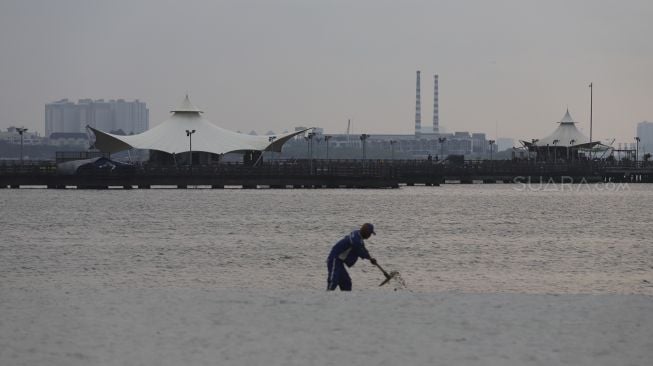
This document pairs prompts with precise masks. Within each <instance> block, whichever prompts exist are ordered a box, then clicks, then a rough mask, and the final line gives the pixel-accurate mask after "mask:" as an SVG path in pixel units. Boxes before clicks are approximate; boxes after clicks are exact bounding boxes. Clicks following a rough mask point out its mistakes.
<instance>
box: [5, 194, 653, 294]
mask: <svg viewBox="0 0 653 366" xmlns="http://www.w3.org/2000/svg"><path fill="white" fill-rule="evenodd" d="M573 187H579V186H567V187H566V189H561V188H563V187H561V186H557V187H555V186H553V187H548V189H536V190H528V189H520V188H524V187H521V186H518V185H444V186H441V187H404V188H401V189H396V190H344V189H334V190H320V189H318V190H299V189H296V190H239V189H234V190H230V189H227V190H210V189H188V190H172V189H152V190H130V191H124V190H108V191H81V190H80V191H78V190H56V191H55V190H45V189H21V190H2V191H0V203H1V206H0V211H1V213H2V219H1V220H0V230H1V232H2V240H1V241H0V280H1V281H0V282H1V284H0V287H14V288H16V287H18V288H26V289H29V288H42V287H61V288H66V287H84V286H103V287H133V288H142V287H161V286H166V287H203V288H207V287H208V288H211V287H247V288H273V289H274V288H278V289H302V288H303V289H322V288H325V287H326V282H325V281H326V267H325V259H326V255H327V254H328V251H329V250H330V248H331V246H332V245H333V243H334V242H335V241H337V240H338V239H340V237H342V236H343V235H345V234H347V233H348V232H349V231H350V230H352V229H354V228H356V227H357V226H358V225H360V224H361V223H363V222H365V221H370V222H373V223H374V224H375V226H376V231H377V233H378V235H376V236H374V237H372V238H371V240H369V241H368V242H367V247H368V249H369V250H370V252H371V253H372V255H373V256H375V257H376V258H377V259H378V260H379V263H380V264H381V265H383V266H384V267H385V269H386V270H397V271H399V272H401V275H402V277H403V279H404V280H405V281H406V282H407V284H408V287H409V288H410V289H411V290H414V291H465V292H528V293H549V292H552V293H588V292H589V293H640V294H653V249H652V248H653V244H652V240H651V238H652V237H653V228H652V227H651V223H650V220H651V217H653V207H652V203H653V186H651V185H629V186H625V187H622V189H612V190H606V189H594V188H596V187H597V186H586V187H585V189H572V188H573ZM592 187H594V188H592ZM350 273H351V276H352V279H353V281H354V289H355V290H356V289H372V288H377V285H378V283H380V282H381V280H382V279H383V278H382V275H381V273H380V272H379V271H378V270H377V269H376V268H374V267H373V266H371V265H370V264H369V262H367V261H359V262H358V263H357V264H356V266H355V267H353V268H352V269H350ZM383 289H384V290H386V289H385V288H383Z"/></svg>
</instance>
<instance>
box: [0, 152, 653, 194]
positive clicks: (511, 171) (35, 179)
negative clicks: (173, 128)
mask: <svg viewBox="0 0 653 366" xmlns="http://www.w3.org/2000/svg"><path fill="white" fill-rule="evenodd" d="M526 179H528V180H532V179H540V180H542V179H555V180H563V181H564V180H565V179H566V181H569V180H572V181H581V180H585V181H605V180H613V181H637V182H650V181H653V164H651V163H650V162H642V161H639V162H627V161H587V160H585V161H582V160H581V161H571V162H542V161H533V160H466V161H460V162H453V161H446V160H445V161H433V160H371V159H368V160H324V159H313V160H309V159H293V160H271V161H265V162H262V163H259V164H257V165H256V166H252V165H247V164H242V163H226V162H223V163H219V164H212V165H194V166H193V167H192V168H191V167H190V166H187V165H179V166H176V165H160V164H153V163H143V164H134V165H132V166H129V167H128V168H124V167H123V168H116V169H100V168H97V167H83V168H80V169H79V170H77V172H76V173H75V174H64V173H63V172H61V171H59V170H58V169H57V165H56V164H55V163H54V162H51V161H40V162H36V161H24V162H22V163H21V162H20V161H6V160H5V161H0V186H3V185H4V186H7V185H11V186H14V185H48V186H50V185H52V186H62V185H89V186H94V185H97V186H105V185H124V186H128V185H139V186H141V185H142V186H148V185H158V184H163V185H178V186H183V185H185V184H209V185H212V186H216V187H220V186H224V185H242V186H248V187H249V186H258V185H269V186H288V185H292V186H312V187H314V186H332V187H337V186H351V187H385V186H390V187H394V186H397V185H398V184H400V183H404V184H409V185H412V184H426V185H433V184H440V183H444V182H447V181H459V182H461V183H471V182H473V181H484V182H488V183H490V182H495V181H503V182H515V181H519V180H526ZM79 182H81V183H79Z"/></svg>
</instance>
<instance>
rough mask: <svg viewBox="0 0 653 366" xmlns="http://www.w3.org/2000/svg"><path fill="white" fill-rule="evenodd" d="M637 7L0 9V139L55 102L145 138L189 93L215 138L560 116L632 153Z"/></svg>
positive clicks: (639, 98)
mask: <svg viewBox="0 0 653 366" xmlns="http://www.w3.org/2000/svg"><path fill="white" fill-rule="evenodd" d="M652 36H653V1H651V0H632V1H628V0H622V1H605V0H546V1H529V0H492V1H482V0H481V1H463V0H452V1H435V0H432V1H409V0H404V1H396V0H392V1H381V0H360V1H355V0H349V1H326V0H325V1H309V0H296V1H285V0H284V1H272V0H268V1H264V0H261V1H247V0H238V1H215V0H213V1H212V0H206V1H199V0H198V1H189V0H186V1H163V0H142V1H139V0H132V1H118V0H111V1H91V0H79V1H73V0H57V1H50V0H47V1H30V0H17V1H14V0H1V1H0V52H1V58H0V60H1V61H0V127H2V128H3V129H4V128H6V127H8V126H11V125H24V126H26V127H28V128H30V129H32V130H37V131H40V132H41V133H42V132H43V130H44V105H45V103H47V102H52V101H55V100H58V99H61V98H69V99H73V100H75V101H76V100H77V99H79V98H94V99H97V98H105V99H112V98H113V99H115V98H125V99H135V98H138V99H140V100H142V101H145V102H146V103H147V105H148V107H149V109H150V125H151V126H153V125H156V124H158V123H160V122H162V121H163V120H165V119H167V117H168V115H169V113H168V111H169V110H170V109H171V108H173V107H175V106H176V105H177V104H178V103H179V102H180V101H181V100H182V98H183V97H184V94H185V93H186V92H189V93H190V96H191V100H192V101H193V103H194V104H196V105H198V106H199V107H201V108H202V109H203V110H204V111H205V116H206V117H207V118H208V119H209V120H211V121H213V122H214V123H216V124H218V125H220V126H222V127H224V128H228V129H232V130H241V131H243V132H249V131H250V130H252V129H255V130H257V131H258V132H259V133H265V132H267V131H268V130H274V131H276V132H281V131H283V130H285V129H288V130H290V129H292V128H293V127H294V126H298V125H309V126H320V127H324V128H325V130H326V132H328V133H343V132H344V131H345V129H346V127H347V119H348V118H351V119H352V120H353V121H354V129H355V132H358V133H360V132H367V133H371V134H374V133H413V131H414V108H415V107H414V105H415V71H416V70H418V69H419V70H421V71H422V104H423V107H422V115H423V117H422V124H423V125H430V124H431V118H432V99H433V82H432V78H433V74H435V73H437V74H439V75H440V111H441V112H440V121H441V124H442V125H443V126H445V128H446V129H447V130H448V131H474V132H487V133H488V134H489V135H490V136H491V137H494V136H495V129H496V126H497V125H498V134H499V136H502V137H503V136H509V137H514V138H517V139H530V138H539V137H543V136H544V135H547V134H548V133H550V132H551V131H552V130H553V129H554V128H555V127H556V124H555V123H554V122H555V121H558V120H560V118H562V116H563V114H564V112H565V109H566V108H567V107H569V110H570V112H571V114H572V116H573V117H574V118H575V119H576V120H577V121H579V122H582V123H580V124H579V125H578V126H579V128H581V129H582V130H583V131H585V132H586V134H589V110H590V92H589V88H588V85H589V83H590V82H593V83H594V136H595V137H598V138H608V137H615V138H617V140H618V141H628V142H630V141H632V139H633V136H634V135H635V124H636V123H637V122H641V121H643V120H649V121H651V120H653V39H652V38H651V37H652Z"/></svg>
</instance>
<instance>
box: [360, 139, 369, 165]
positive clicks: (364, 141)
mask: <svg viewBox="0 0 653 366" xmlns="http://www.w3.org/2000/svg"><path fill="white" fill-rule="evenodd" d="M368 137H370V135H368V134H366V133H364V134H362V135H361V136H360V139H361V144H362V145H363V160H365V144H366V141H367V138H368Z"/></svg>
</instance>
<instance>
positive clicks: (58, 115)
mask: <svg viewBox="0 0 653 366" xmlns="http://www.w3.org/2000/svg"><path fill="white" fill-rule="evenodd" d="M87 125H89V126H91V127H94V128H97V129H99V130H102V131H106V132H112V131H113V132H122V133H125V134H137V133H141V132H144V131H146V130H147V129H148V128H149V110H148V109H147V106H146V104H145V103H143V102H140V101H139V100H138V99H136V100H135V101H133V102H127V101H125V100H124V99H118V100H109V101H105V100H104V99H98V100H92V99H80V100H79V101H78V102H77V103H73V102H71V101H69V100H68V99H62V100H59V101H56V102H53V103H48V104H46V105H45V135H46V137H49V136H50V135H51V134H53V133H55V132H77V133H78V132H85V128H86V126H87Z"/></svg>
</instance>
